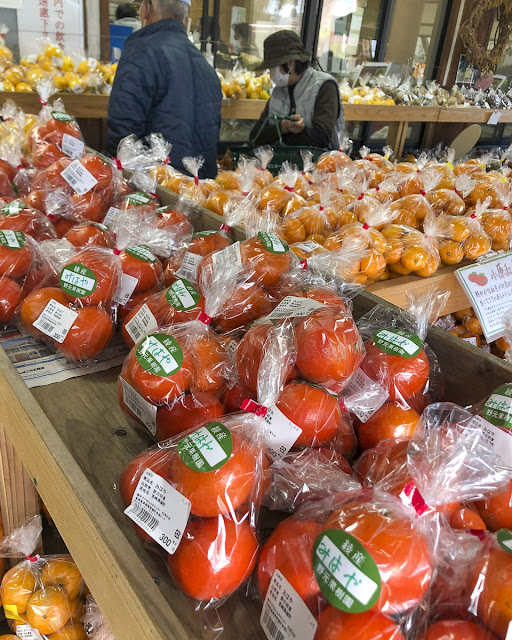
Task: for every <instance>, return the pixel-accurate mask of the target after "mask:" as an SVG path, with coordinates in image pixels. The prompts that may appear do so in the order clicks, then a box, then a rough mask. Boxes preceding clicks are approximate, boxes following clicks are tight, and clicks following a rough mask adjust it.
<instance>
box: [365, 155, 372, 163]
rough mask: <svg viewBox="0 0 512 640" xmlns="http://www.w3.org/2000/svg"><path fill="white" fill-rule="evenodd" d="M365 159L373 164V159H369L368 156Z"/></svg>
mask: <svg viewBox="0 0 512 640" xmlns="http://www.w3.org/2000/svg"><path fill="white" fill-rule="evenodd" d="M364 159H365V160H368V162H373V158H369V157H368V156H365V157H364Z"/></svg>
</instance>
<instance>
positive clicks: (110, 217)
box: [103, 207, 122, 227]
mask: <svg viewBox="0 0 512 640" xmlns="http://www.w3.org/2000/svg"><path fill="white" fill-rule="evenodd" d="M120 213H122V211H121V209H116V208H115V207H110V209H109V210H108V211H107V215H106V216H105V219H104V220H103V224H106V225H107V226H109V227H110V226H111V224H112V222H113V221H114V220H115V219H116V218H117V216H118V215H119V214H120Z"/></svg>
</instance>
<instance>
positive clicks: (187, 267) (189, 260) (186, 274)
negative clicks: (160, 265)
mask: <svg viewBox="0 0 512 640" xmlns="http://www.w3.org/2000/svg"><path fill="white" fill-rule="evenodd" d="M202 259H203V256H198V255H197V254H195V253H190V252H189V251H187V253H186V254H185V255H184V256H183V261H182V263H181V266H180V268H179V269H178V270H177V271H176V274H175V275H177V276H178V278H185V279H186V280H192V281H193V282H197V271H198V269H199V265H200V263H201V260H202Z"/></svg>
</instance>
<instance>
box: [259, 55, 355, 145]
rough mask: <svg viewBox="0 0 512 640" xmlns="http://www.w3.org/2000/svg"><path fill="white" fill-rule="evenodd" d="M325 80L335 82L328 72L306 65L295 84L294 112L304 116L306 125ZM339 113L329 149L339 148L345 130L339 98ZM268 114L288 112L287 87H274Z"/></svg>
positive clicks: (309, 121) (311, 118)
mask: <svg viewBox="0 0 512 640" xmlns="http://www.w3.org/2000/svg"><path fill="white" fill-rule="evenodd" d="M326 82H336V80H335V79H334V78H333V77H332V76H331V75H329V74H328V73H323V71H317V70H316V69H312V68H311V67H308V68H307V69H306V71H304V73H303V74H302V76H301V78H300V80H299V81H298V82H297V84H296V85H295V89H294V92H293V96H294V98H295V112H296V113H298V114H299V115H300V116H302V117H303V118H304V123H305V125H306V127H311V126H312V124H313V112H314V110H315V102H316V99H317V96H318V92H319V91H320V89H321V87H322V86H323V85H324V84H325V83H326ZM338 100H339V114H338V120H337V122H336V127H335V130H334V131H333V132H332V134H331V137H330V140H329V143H330V148H331V149H339V146H340V138H341V135H342V134H343V132H344V130H345V117H344V114H343V104H342V102H341V99H339V98H338ZM268 113H269V115H279V116H283V115H288V114H289V113H290V94H289V92H288V87H274V89H273V90H272V95H271V96H270V102H269V105H268Z"/></svg>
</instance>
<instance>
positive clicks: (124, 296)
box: [114, 273, 139, 306]
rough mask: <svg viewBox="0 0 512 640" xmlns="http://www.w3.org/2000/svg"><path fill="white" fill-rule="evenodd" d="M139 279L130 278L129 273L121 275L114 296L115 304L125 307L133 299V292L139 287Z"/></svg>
mask: <svg viewBox="0 0 512 640" xmlns="http://www.w3.org/2000/svg"><path fill="white" fill-rule="evenodd" d="M138 281H139V279H138V278H134V277H133V276H129V275H128V274H127V273H122V274H121V280H120V281H119V285H118V287H117V291H116V293H115V295H114V302H117V303H118V304H120V305H121V306H123V305H125V304H126V303H127V302H128V300H129V299H130V298H131V297H132V293H133V290H134V289H135V287H136V286H137V283H138Z"/></svg>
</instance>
